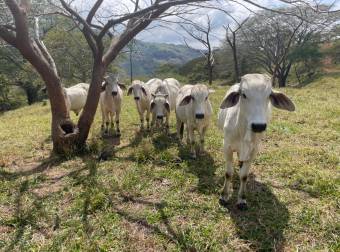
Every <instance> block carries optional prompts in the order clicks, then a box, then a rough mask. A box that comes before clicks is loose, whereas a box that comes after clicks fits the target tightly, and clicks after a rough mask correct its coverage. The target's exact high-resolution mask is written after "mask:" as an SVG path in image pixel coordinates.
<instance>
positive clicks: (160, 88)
mask: <svg viewBox="0 0 340 252" xmlns="http://www.w3.org/2000/svg"><path fill="white" fill-rule="evenodd" d="M146 86H147V87H149V90H150V93H151V96H152V100H151V113H152V121H151V126H154V125H155V123H156V121H157V125H161V124H162V123H163V119H164V117H165V118H166V121H165V127H166V131H168V130H169V118H170V111H171V110H174V109H175V107H176V97H177V93H178V90H179V87H178V86H177V83H173V82H163V81H162V80H160V79H157V78H154V79H151V80H149V81H148V82H147V83H146Z"/></svg>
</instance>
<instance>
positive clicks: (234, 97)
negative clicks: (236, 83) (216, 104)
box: [220, 92, 240, 109]
mask: <svg viewBox="0 0 340 252" xmlns="http://www.w3.org/2000/svg"><path fill="white" fill-rule="evenodd" d="M239 99H240V92H231V93H230V94H228V95H227V97H225V98H224V100H223V101H222V103H221V105H220V109H225V108H230V107H233V106H235V105H236V104H237V103H238V101H239Z"/></svg>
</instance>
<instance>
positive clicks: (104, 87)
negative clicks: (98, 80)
mask: <svg viewBox="0 0 340 252" xmlns="http://www.w3.org/2000/svg"><path fill="white" fill-rule="evenodd" d="M106 86H107V81H103V83H102V87H101V88H102V91H105V89H106Z"/></svg>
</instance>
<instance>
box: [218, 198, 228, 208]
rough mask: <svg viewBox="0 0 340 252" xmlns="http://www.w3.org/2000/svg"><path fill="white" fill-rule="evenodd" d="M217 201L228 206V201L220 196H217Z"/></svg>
mask: <svg viewBox="0 0 340 252" xmlns="http://www.w3.org/2000/svg"><path fill="white" fill-rule="evenodd" d="M218 203H220V205H221V206H223V207H227V206H228V201H226V200H225V199H224V198H223V197H222V196H221V197H220V198H219V200H218Z"/></svg>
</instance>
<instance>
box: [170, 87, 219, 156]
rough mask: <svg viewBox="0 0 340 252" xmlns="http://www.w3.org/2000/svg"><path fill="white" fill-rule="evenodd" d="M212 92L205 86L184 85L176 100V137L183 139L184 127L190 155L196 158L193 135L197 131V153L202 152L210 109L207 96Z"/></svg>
mask: <svg viewBox="0 0 340 252" xmlns="http://www.w3.org/2000/svg"><path fill="white" fill-rule="evenodd" d="M212 92H214V91H213V90H209V88H208V87H207V86H206V85H203V84H196V85H185V86H183V87H182V88H181V89H180V90H179V93H178V96H177V100H176V119H177V136H178V138H179V139H180V140H182V138H183V130H184V125H185V124H186V128H187V142H188V143H190V145H191V155H192V157H193V158H196V151H195V135H194V130H197V131H198V133H199V136H200V145H199V146H200V148H199V151H200V152H203V151H204V136H205V133H206V131H207V129H208V126H209V123H210V120H211V116H212V107H211V103H210V101H209V94H210V93H212Z"/></svg>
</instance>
